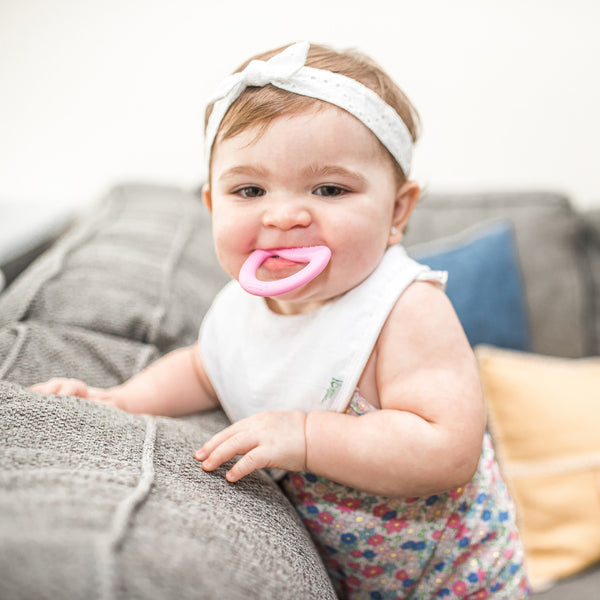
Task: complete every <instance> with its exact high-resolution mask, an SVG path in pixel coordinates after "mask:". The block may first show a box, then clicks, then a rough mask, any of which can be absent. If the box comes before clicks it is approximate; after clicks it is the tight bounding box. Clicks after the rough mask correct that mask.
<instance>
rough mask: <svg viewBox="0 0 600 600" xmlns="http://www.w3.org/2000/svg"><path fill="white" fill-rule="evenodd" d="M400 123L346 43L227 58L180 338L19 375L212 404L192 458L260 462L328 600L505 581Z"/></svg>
mask: <svg viewBox="0 0 600 600" xmlns="http://www.w3.org/2000/svg"><path fill="white" fill-rule="evenodd" d="M416 137H417V117H416V113H415V111H414V109H413V107H412V106H411V104H410V102H409V101H408V99H407V98H406V97H405V95H404V94H403V93H402V91H401V90H400V89H399V88H398V87H397V86H396V84H395V83H394V82H393V81H392V80H391V79H390V78H389V76H388V75H387V74H386V73H385V72H384V71H383V70H382V69H381V68H380V67H379V66H378V65H376V64H375V63H373V62H372V61H371V60H370V59H368V58H367V57H365V56H363V55H360V54H357V53H354V52H337V51H334V50H332V49H329V48H327V47H323V46H318V45H309V44H308V43H297V44H293V45H291V46H288V47H286V48H284V49H276V50H273V51H270V52H267V53H264V54H262V55H259V56H257V57H255V58H254V59H253V60H249V61H247V62H246V63H245V64H244V65H242V67H241V68H240V69H239V70H238V71H237V72H236V73H234V74H233V75H231V76H229V77H227V78H226V79H225V80H224V81H223V82H222V84H221V85H220V86H219V88H218V90H217V92H216V94H215V96H214V98H213V100H212V101H211V103H210V104H209V107H208V109H207V123H206V149H207V157H208V167H209V179H208V183H207V184H206V186H205V187H204V190H203V195H204V201H205V203H206V205H207V207H208V209H209V210H210V211H211V213H212V223H213V233H214V241H215V247H216V251H217V256H218V259H219V262H220V263H221V265H222V267H223V268H224V270H225V271H226V272H227V273H228V274H229V275H230V276H231V277H232V278H233V281H232V282H230V283H229V284H228V285H227V286H226V287H225V288H224V289H223V290H222V291H221V293H220V294H219V295H218V296H217V298H216V299H215V301H214V303H213V306H212V307H211V309H210V310H209V312H208V313H207V315H206V317H205V319H204V322H203V325H202V328H201V331H200V336H199V342H198V344H195V345H194V346H192V347H189V348H183V349H180V350H176V351H175V352H172V353H171V354H168V355H166V356H164V357H163V358H161V359H160V360H158V361H157V362H156V363H154V364H153V365H151V366H150V367H148V368H147V369H146V370H144V371H143V372H141V373H140V374H138V375H136V376H134V377H133V378H132V379H130V380H129V381H127V382H125V383H124V384H122V385H120V386H117V387H114V388H111V389H105V390H102V389H98V388H91V387H88V386H87V385H86V384H85V383H83V382H80V381H74V380H65V379H54V380H51V381H49V382H47V383H44V384H39V385H37V386H34V389H35V390H37V391H40V392H43V393H54V394H59V393H60V394H73V395H78V396H81V397H83V398H90V399H92V400H99V401H102V402H106V403H108V404H111V405H113V406H116V407H119V408H121V409H123V410H127V411H130V412H133V413H150V414H156V415H170V416H177V415H184V414H188V413H192V412H196V411H201V410H205V409H208V408H212V407H215V406H217V405H221V406H222V407H223V409H224V410H225V411H226V413H227V414H228V416H229V417H230V419H231V421H232V423H233V425H231V426H230V427H227V428H226V429H224V430H223V431H221V432H220V433H218V434H216V435H215V436H214V437H213V438H212V439H210V440H209V441H208V442H206V443H205V444H204V446H203V447H202V448H200V449H199V450H198V451H197V452H196V454H195V457H196V458H197V459H198V460H199V461H202V462H201V464H202V468H203V469H205V470H207V471H213V470H215V469H217V468H218V467H219V466H220V465H222V464H223V463H225V462H227V461H229V460H231V459H233V458H234V457H235V456H241V458H239V460H237V462H236V463H235V464H234V465H233V466H232V467H231V468H230V469H229V470H228V472H227V475H226V477H227V479H228V480H229V481H231V482H235V481H238V480H239V479H241V478H242V477H244V476H246V475H248V474H249V473H251V472H252V471H254V470H256V469H261V468H267V467H268V468H272V469H275V470H280V471H278V472H280V473H281V477H282V478H281V481H280V483H281V486H282V488H283V490H284V491H285V493H286V494H287V495H288V497H289V498H290V500H291V501H292V503H293V504H294V505H295V507H296V509H297V510H298V512H299V514H300V516H301V518H302V519H303V520H304V523H305V524H306V526H307V527H308V529H309V530H310V532H311V534H312V535H313V537H314V540H315V543H316V545H317V547H318V548H319V551H320V552H321V554H322V556H323V559H324V562H325V564H326V566H327V569H328V571H329V574H330V576H331V579H332V581H333V582H334V585H335V586H336V589H337V591H338V594H339V596H340V597H342V598H352V599H358V598H369V599H372V598H382V599H384V598H389V599H392V598H409V597H410V598H415V599H416V598H419V599H431V598H438V597H439V598H443V597H447V598H469V599H475V598H491V597H493V598H498V599H500V598H503V599H507V600H508V599H510V600H518V599H521V598H525V597H527V596H528V588H527V582H526V575H525V571H524V567H523V553H522V549H521V545H520V541H519V537H518V533H517V529H516V526H515V520H514V508H513V504H512V502H511V500H510V498H509V496H508V493H507V491H506V487H505V485H504V483H503V481H502V478H501V475H500V473H499V470H498V466H497V463H496V461H495V458H494V452H493V449H492V447H491V443H490V439H489V436H488V434H487V433H486V432H485V416H484V406H483V400H482V392H481V386H480V382H479V379H478V374H477V367H476V363H475V360H474V357H473V355H472V352H471V349H470V347H469V344H468V342H467V340H466V337H465V335H464V333H463V330H462V328H461V326H460V323H459V322H458V319H457V317H456V315H455V313H454V311H453V309H452V306H451V304H450V302H449V301H448V299H447V297H446V295H445V294H444V293H443V284H444V274H441V273H439V272H433V271H431V270H429V269H428V268H427V267H426V266H423V265H420V264H418V263H416V262H415V261H413V260H411V259H410V258H409V257H408V256H407V254H406V253H405V251H404V250H403V249H402V247H401V246H400V245H399V242H400V241H401V240H402V237H403V231H404V229H405V227H406V225H407V222H408V220H409V218H410V215H411V213H412V211H413V209H414V207H415V204H416V203H417V200H418V198H419V186H418V185H417V183H416V182H414V181H412V180H410V179H409V174H410V161H411V154H412V148H413V145H414V142H415V140H416ZM238 280H239V281H238ZM240 284H241V285H240Z"/></svg>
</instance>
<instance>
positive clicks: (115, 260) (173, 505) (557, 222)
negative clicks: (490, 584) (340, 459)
mask: <svg viewBox="0 0 600 600" xmlns="http://www.w3.org/2000/svg"><path fill="white" fill-rule="evenodd" d="M507 216H508V217H510V218H511V219H512V220H513V221H514V223H515V227H516V239H517V243H518V246H519V255H520V257H521V258H522V265H521V268H522V272H523V278H524V281H525V296H526V302H527V307H526V309H527V319H528V324H529V332H528V335H529V340H530V343H531V349H532V350H533V351H536V352H540V353H545V354H555V355H561V356H583V355H592V354H600V259H599V256H600V235H599V233H598V232H599V231H600V218H599V215H598V213H593V214H590V215H586V219H583V217H582V215H580V214H577V213H576V212H575V211H574V210H573V209H572V207H571V206H570V204H569V202H568V201H567V200H566V199H565V198H563V197H560V196H553V195H547V194H525V195H522V194H506V195H483V196H474V195H471V196H464V197H462V196H461V197H442V196H431V197H429V198H426V199H425V200H424V201H423V202H422V204H421V206H420V207H419V208H418V210H417V213H416V215H415V217H414V219H413V221H412V224H411V227H410V230H409V232H408V238H407V244H408V245H409V246H414V248H415V249H416V250H415V251H416V252H417V253H418V252H424V251H425V252H427V251H430V250H431V247H430V244H429V242H430V240H433V239H439V238H441V237H445V236H448V235H450V236H452V235H454V234H457V233H459V232H461V231H463V230H465V229H467V230H469V227H472V226H473V225H476V224H479V223H482V222H487V221H489V220H490V219H491V220H494V219H497V218H498V217H507ZM450 239H454V238H452V237H451V238H450ZM423 244H425V246H423ZM532 248H535V251H533V250H532ZM548 264H551V265H552V269H548ZM549 271H552V275H555V274H556V273H557V272H559V273H560V277H559V278H556V277H550V272H549ZM225 281H226V278H225V276H224V275H223V274H222V273H221V271H220V269H219V267H218V266H217V264H216V260H215V257H214V253H213V249H212V242H211V237H210V224H209V216H208V214H207V212H206V210H205V209H204V207H203V206H202V204H201V202H200V200H199V199H198V198H197V197H196V196H194V195H193V194H188V193H185V192H183V191H181V190H179V189H177V188H171V187H162V186H153V185H125V186H120V187H118V188H116V189H115V190H113V191H112V192H111V193H110V194H109V195H108V196H107V197H106V198H104V199H103V200H102V201H101V202H100V203H98V205H97V206H96V207H94V209H93V210H92V211H90V213H89V214H87V215H86V216H84V217H83V218H81V219H80V220H78V221H77V222H76V223H74V224H73V226H72V227H71V228H70V229H69V231H68V232H67V233H66V234H65V235H63V236H62V237H61V238H60V239H59V240H57V241H56V243H54V244H53V245H51V246H50V248H49V249H47V250H45V252H44V253H43V254H41V256H40V257H38V258H37V259H36V260H35V261H34V262H32V263H31V264H30V265H29V266H28V267H27V268H26V269H25V270H24V271H23V272H22V273H21V274H20V275H19V276H18V277H17V278H16V279H15V281H13V282H12V283H11V284H10V285H9V286H8V288H7V289H6V290H5V291H4V292H3V293H2V294H1V295H0V411H1V414H2V417H1V420H0V449H1V452H0V481H1V483H0V532H1V535H0V598H3V599H4V598H6V599H29V598H36V599H37V598H49V599H50V598H52V599H55V598H61V599H71V598H73V599H75V598H78V599H79V598H81V599H89V598H95V597H99V598H103V599H113V598H114V599H117V598H118V599H129V598H140V599H141V598H143V599H165V598H178V599H185V598H190V599H191V598H194V599H196V600H198V599H210V598H228V599H236V598H239V599H248V598H261V599H271V598H273V599H275V598H277V599H281V598H293V599H302V598H306V599H314V598H319V599H327V598H334V597H335V594H334V592H333V589H332V587H331V584H330V582H329V580H328V578H327V576H326V573H325V570H324V568H323V566H322V564H321V561H320V559H319V557H318V555H317V553H316V551H315V548H314V546H313V545H312V543H311V540H310V536H309V535H308V533H307V532H306V531H305V530H304V528H303V527H302V525H301V523H300V521H299V519H298V518H297V516H296V514H295V512H294V510H293V509H292V507H291V506H290V504H289V503H288V502H287V500H286V499H285V497H284V496H283V495H282V493H281V492H280V490H279V488H278V487H277V486H276V485H275V484H274V483H273V482H272V481H271V480H270V479H269V478H268V477H267V476H266V475H265V474H263V473H259V474H254V475H253V476H251V477H249V478H247V480H244V481H243V482H241V483H238V484H236V485H230V484H227V483H226V482H225V480H224V478H223V477H222V473H223V471H222V470H221V471H219V472H217V473H215V474H209V473H205V472H204V471H202V469H200V468H199V466H198V464H197V463H196V461H194V459H193V458H192V454H193V451H194V450H195V449H196V448H197V447H199V446H200V445H201V444H202V443H203V442H204V441H205V440H206V439H208V437H210V436H211V435H212V433H214V432H215V431H217V430H218V429H220V428H222V427H223V426H224V425H225V424H226V419H225V417H224V415H223V413H222V412H220V411H212V412H210V413H206V414H201V415H194V416H191V417H187V418H182V419H169V418H151V417H148V416H138V415H129V414H126V413H124V412H122V411H119V410H116V409H112V408H110V407H105V406H103V405H99V404H95V403H91V402H87V401H84V400H80V399H77V398H73V397H51V396H42V395H38V394H34V393H32V392H30V391H29V390H28V389H27V386H29V385H30V384H33V383H35V382H38V381H42V380H46V379H48V378H50V377H53V376H69V377H76V378H81V379H84V380H86V381H87V382H88V383H90V384H92V385H97V386H110V385H113V384H116V383H118V382H120V381H122V380H124V379H126V378H128V377H129V376H131V375H132V374H133V373H135V372H137V371H139V370H140V369H141V368H143V367H144V366H146V365H148V364H149V363H150V362H152V361H153V360H155V359H156V358H157V357H158V356H160V355H161V354H164V353H166V352H168V351H169V350H171V349H173V348H176V347H178V346H182V345H185V344H190V343H192V342H193V341H194V340H195V338H196V336H197V332H198V327H199V325H200V322H201V319H202V316H203V314H204V312H205V311H206V309H207V308H208V306H209V304H210V301H211V299H212V297H213V296H214V294H215V293H216V292H217V290H218V289H219V288H220V287H221V286H222V285H223V284H224V283H225ZM549 294H552V295H553V297H554V298H555V302H551V303H548V302H547V298H548V295H549ZM592 323H593V326H591V325H590V324H592ZM599 589H600V570H592V571H591V572H589V573H585V574H582V575H579V576H578V577H576V578H574V579H572V580H569V581H565V582H563V583H561V584H560V585H559V586H557V587H555V588H554V589H552V590H550V591H549V592H545V593H541V594H539V597H540V598H544V599H546V600H551V599H552V600H558V599H559V598H560V599H561V600H568V599H569V598H577V599H582V600H587V599H591V598H597V597H598V590H599ZM594 594H596V595H594Z"/></svg>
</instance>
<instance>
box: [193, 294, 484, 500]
mask: <svg viewBox="0 0 600 600" xmlns="http://www.w3.org/2000/svg"><path fill="white" fill-rule="evenodd" d="M371 362H374V364H375V369H374V375H373V378H374V381H375V386H373V387H374V388H375V389H376V393H377V395H378V400H379V404H380V406H381V409H382V410H380V411H376V412H372V413H368V414H366V415H363V416H361V417H354V416H350V415H345V414H338V413H334V412H331V411H314V412H310V413H308V414H305V413H299V412H277V411H269V412H266V413H260V414H258V415H255V416H253V417H250V418H249V419H244V420H243V421H239V422H238V423H236V424H234V425H232V426H231V427H229V428H227V429H225V430H224V431H222V432H220V433H219V434H217V435H216V436H215V437H214V438H213V439H212V440H209V442H207V444H205V445H204V446H203V447H202V448H201V449H200V450H199V451H198V452H197V453H196V458H198V459H200V460H203V461H204V463H203V467H204V468H205V469H207V470H213V469H214V468H216V467H217V466H219V465H220V464H222V463H223V462H224V461H226V460H229V459H231V458H233V457H234V456H235V455H236V454H243V455H244V456H243V457H242V458H241V459H240V460H239V461H238V462H237V463H236V465H235V466H234V467H233V468H232V469H231V470H230V472H229V473H228V474H227V478H228V479H229V480H230V481H236V480H237V479H239V478H241V477H243V476H244V475H246V474H248V473H249V472H251V471H252V470H254V469H256V468H261V467H265V466H268V467H279V468H283V469H289V470H305V469H306V470H309V471H311V472H313V473H316V474H318V475H322V476H324V477H327V478H329V479H332V480H334V481H337V482H339V483H343V484H346V485H348V486H351V487H354V488H357V489H361V490H363V491H367V492H371V493H375V494H379V495H384V496H423V495H427V494H431V493H434V492H442V491H445V490H449V489H452V488H453V487H457V486H460V485H462V484H465V483H467V482H468V481H469V480H470V479H471V478H472V476H473V474H474V472H475V470H476V468H477V463H478V460H479V456H480V453H481V444H482V436H483V431H484V427H485V423H484V421H485V418H484V409H483V400H482V393H481V386H480V383H479V378H478V374H477V368H476V364H475V359H474V357H473V355H472V352H471V349H470V347H469V344H468V342H467V340H466V338H465V335H464V332H463V331H462V328H461V327H460V324H459V323H458V319H457V317H456V315H455V313H454V310H453V309H452V307H451V305H450V303H449V301H448V299H447V298H446V296H445V295H444V294H443V293H441V292H440V291H439V290H437V289H435V288H434V287H433V286H431V285H430V284H427V283H415V284H413V285H412V286H410V288H409V289H407V290H406V292H405V293H404V294H403V295H402V297H401V298H400V299H399V300H398V302H397V303H396V306H395V308H394V309H393V311H392V313H391V314H390V316H389V318H388V320H387V322H386V324H385V326H384V329H383V331H382V333H381V335H380V337H379V340H378V342H377V345H376V347H375V349H374V355H373V361H371ZM367 387H368V386H367Z"/></svg>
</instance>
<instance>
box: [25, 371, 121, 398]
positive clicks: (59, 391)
mask: <svg viewBox="0 0 600 600" xmlns="http://www.w3.org/2000/svg"><path fill="white" fill-rule="evenodd" d="M29 389H31V390H32V391H33V392H38V393H39V394H54V395H60V396H77V397H78V398H88V399H89V400H96V401H98V402H104V403H106V404H115V399H114V398H113V397H112V396H111V393H110V391H109V390H104V389H101V388H94V387H91V386H89V385H87V384H86V383H85V382H83V381H80V380H79V379H67V378H63V377H54V378H53V379H49V380H48V381H45V382H43V383H36V384H35V385H32V386H31V387H30V388H29Z"/></svg>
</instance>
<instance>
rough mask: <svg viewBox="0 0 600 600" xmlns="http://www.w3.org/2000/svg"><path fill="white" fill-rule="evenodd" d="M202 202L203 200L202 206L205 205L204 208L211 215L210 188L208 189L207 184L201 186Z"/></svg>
mask: <svg viewBox="0 0 600 600" xmlns="http://www.w3.org/2000/svg"><path fill="white" fill-rule="evenodd" d="M202 200H204V204H205V205H206V208H208V210H210V212H211V213H212V195H211V193H210V188H209V187H208V183H205V184H204V185H203V186H202Z"/></svg>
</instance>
